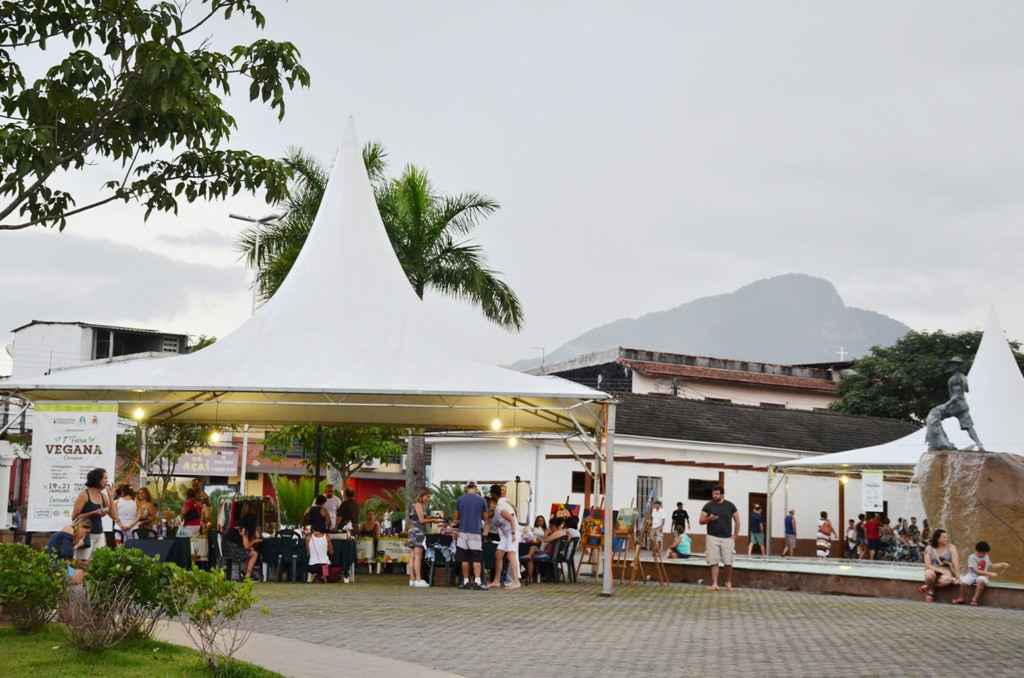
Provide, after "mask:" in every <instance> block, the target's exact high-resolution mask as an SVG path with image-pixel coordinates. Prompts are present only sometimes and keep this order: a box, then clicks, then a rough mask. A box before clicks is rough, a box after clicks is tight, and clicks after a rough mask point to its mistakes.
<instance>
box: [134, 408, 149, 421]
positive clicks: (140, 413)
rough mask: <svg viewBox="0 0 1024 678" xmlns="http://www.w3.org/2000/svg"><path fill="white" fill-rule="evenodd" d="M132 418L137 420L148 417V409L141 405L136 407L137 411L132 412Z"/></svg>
mask: <svg viewBox="0 0 1024 678" xmlns="http://www.w3.org/2000/svg"><path fill="white" fill-rule="evenodd" d="M132 418H133V419H134V420H135V421H142V420H143V419H145V418H146V410H144V409H142V408H141V407H136V408H135V411H134V412H132Z"/></svg>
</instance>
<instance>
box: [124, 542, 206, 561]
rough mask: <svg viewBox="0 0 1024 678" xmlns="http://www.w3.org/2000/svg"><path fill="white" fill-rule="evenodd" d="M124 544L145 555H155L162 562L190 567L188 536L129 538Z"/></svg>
mask: <svg viewBox="0 0 1024 678" xmlns="http://www.w3.org/2000/svg"><path fill="white" fill-rule="evenodd" d="M124 546H125V548H129V549H138V550H140V551H142V552H143V553H145V554H146V555H147V556H156V557H157V558H158V559H159V560H160V562H163V563H174V564H175V565H177V566H179V567H183V568H185V569H188V568H190V567H192V543H191V540H190V539H189V538H188V537H175V538H173V539H129V540H128V541H126V542H125V544H124Z"/></svg>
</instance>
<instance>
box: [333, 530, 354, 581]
mask: <svg viewBox="0 0 1024 678" xmlns="http://www.w3.org/2000/svg"><path fill="white" fill-rule="evenodd" d="M331 565H340V566H341V570H342V572H344V573H345V576H346V577H349V578H350V579H351V580H352V581H353V582H354V581H355V580H356V540H355V539H348V538H340V539H331Z"/></svg>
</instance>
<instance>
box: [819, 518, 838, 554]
mask: <svg viewBox="0 0 1024 678" xmlns="http://www.w3.org/2000/svg"><path fill="white" fill-rule="evenodd" d="M835 538H836V529H835V528H834V527H832V521H831V520H829V519H828V512H827V511H822V512H821V520H819V521H818V534H817V535H816V540H815V552H816V553H817V555H818V557H819V558H828V556H829V554H830V553H832V542H833V541H834V540H835Z"/></svg>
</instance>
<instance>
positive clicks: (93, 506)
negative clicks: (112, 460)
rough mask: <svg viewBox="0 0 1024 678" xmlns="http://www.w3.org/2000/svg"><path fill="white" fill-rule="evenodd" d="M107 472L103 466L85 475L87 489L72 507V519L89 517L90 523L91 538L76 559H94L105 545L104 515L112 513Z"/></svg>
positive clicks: (80, 549)
mask: <svg viewBox="0 0 1024 678" xmlns="http://www.w3.org/2000/svg"><path fill="white" fill-rule="evenodd" d="M108 486H109V482H108V481H107V472H106V470H104V469H101V468H94V469H93V470H91V471H89V474H88V475H87V476H86V477H85V489H84V490H83V491H82V493H81V494H79V495H78V498H77V499H75V506H74V508H72V509H71V519H72V520H75V519H76V518H84V519H87V520H88V521H89V523H90V529H89V540H88V541H87V543H86V544H85V545H84V546H82V548H79V549H78V550H77V551H76V553H75V559H76V560H80V561H82V562H83V563H88V562H89V561H90V560H92V553H93V551H95V550H96V549H98V548H101V547H102V546H104V545H105V541H106V538H105V536H104V534H103V516H105V515H109V514H110V500H109V499H108V498H107V493H106V490H107V487H108Z"/></svg>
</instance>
